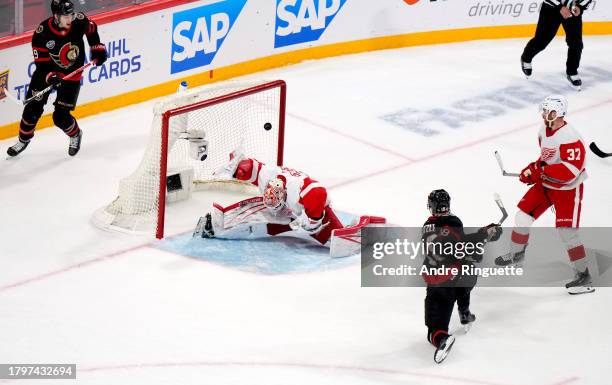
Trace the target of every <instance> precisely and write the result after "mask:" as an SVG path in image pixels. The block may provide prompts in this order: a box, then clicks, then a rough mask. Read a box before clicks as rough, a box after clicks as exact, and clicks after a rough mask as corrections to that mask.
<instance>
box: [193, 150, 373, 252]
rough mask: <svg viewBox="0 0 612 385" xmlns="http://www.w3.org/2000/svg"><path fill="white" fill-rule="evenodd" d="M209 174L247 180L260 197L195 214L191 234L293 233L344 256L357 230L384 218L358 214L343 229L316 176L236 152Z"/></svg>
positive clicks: (354, 248)
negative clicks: (272, 164)
mask: <svg viewBox="0 0 612 385" xmlns="http://www.w3.org/2000/svg"><path fill="white" fill-rule="evenodd" d="M215 176H217V177H219V178H221V179H237V180H240V181H243V182H247V183H250V184H253V185H254V186H257V187H258V188H259V191H260V193H261V195H260V196H257V197H253V198H249V199H245V200H243V201H240V202H237V203H234V204H233V205H230V206H227V207H223V206H221V205H219V204H216V203H215V204H214V205H213V210H212V212H211V213H209V214H207V215H206V216H205V217H202V218H200V221H199V222H198V225H197V227H196V230H195V232H194V236H195V237H204V238H212V237H216V238H225V239H244V238H257V237H263V236H270V235H277V234H281V233H286V232H289V231H295V232H298V233H302V234H306V235H309V236H310V237H312V238H314V239H315V240H316V241H318V242H319V243H320V244H322V245H327V244H329V246H330V252H331V255H332V256H347V255H351V254H355V253H358V252H359V250H360V247H361V241H360V236H361V228H363V227H365V226H368V225H375V224H384V222H385V220H384V218H379V217H361V218H360V221H359V223H357V224H356V225H354V226H350V227H348V228H344V227H343V226H342V223H341V222H340V220H339V219H338V218H337V216H336V214H335V213H334V211H333V210H332V208H331V207H330V205H329V203H330V201H329V199H328V196H327V190H326V189H325V188H324V187H323V186H322V185H321V184H320V183H318V182H317V181H316V180H313V179H311V178H310V177H309V176H308V175H307V174H305V173H303V172H300V171H297V170H294V169H290V168H287V167H278V166H270V165H266V164H264V163H262V162H259V161H258V160H256V159H247V158H245V157H244V155H242V153H241V152H240V151H235V152H233V153H232V154H231V155H230V162H229V163H228V164H227V165H225V166H223V167H222V168H221V169H219V170H217V171H216V172H215ZM330 238H331V239H332V241H331V242H330Z"/></svg>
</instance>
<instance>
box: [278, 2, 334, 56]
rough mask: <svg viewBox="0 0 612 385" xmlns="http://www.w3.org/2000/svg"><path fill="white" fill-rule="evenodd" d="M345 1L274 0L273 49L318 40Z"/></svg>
mask: <svg viewBox="0 0 612 385" xmlns="http://www.w3.org/2000/svg"><path fill="white" fill-rule="evenodd" d="M344 3H346V0H276V34H275V36H274V48H278V47H285V46H288V45H293V44H299V43H306V42H310V41H316V40H319V38H320V37H321V35H322V34H323V32H325V30H326V29H327V27H328V26H329V24H330V23H331V22H332V20H333V19H334V17H335V16H336V15H337V14H338V12H339V11H340V9H341V8H342V6H343V5H344Z"/></svg>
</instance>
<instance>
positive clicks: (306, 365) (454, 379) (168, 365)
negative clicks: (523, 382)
mask: <svg viewBox="0 0 612 385" xmlns="http://www.w3.org/2000/svg"><path fill="white" fill-rule="evenodd" d="M203 366H204V367H206V366H208V367H224V366H225V367H276V368H279V367H284V368H300V369H319V370H345V371H355V372H367V373H379V374H394V375H404V376H412V377H421V378H429V379H436V380H444V381H452V382H454V383H457V382H461V383H466V384H475V385H502V384H500V383H496V382H489V381H481V380H474V379H470V378H463V377H454V376H445V375H439V374H427V373H419V372H413V371H408V370H397V369H387V368H375V367H366V366H354V365H333V364H312V363H294V362H234V361H227V362H214V361H202V362H161V363H142V364H126V365H110V366H99V367H90V368H79V373H83V372H85V373H91V372H99V371H110V370H130V369H147V368H149V369H150V368H172V367H203Z"/></svg>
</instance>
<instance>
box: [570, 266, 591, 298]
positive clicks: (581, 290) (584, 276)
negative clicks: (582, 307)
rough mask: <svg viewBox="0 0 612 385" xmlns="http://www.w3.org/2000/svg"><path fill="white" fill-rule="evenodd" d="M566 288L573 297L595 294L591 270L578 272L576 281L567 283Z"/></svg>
mask: <svg viewBox="0 0 612 385" xmlns="http://www.w3.org/2000/svg"><path fill="white" fill-rule="evenodd" d="M565 288H566V289H567V292H568V293H570V294H572V295H575V294H586V293H592V292H594V291H595V288H594V287H593V280H592V279H591V274H590V273H589V269H586V270H585V271H582V272H576V275H575V277H574V280H573V281H571V282H569V283H567V284H566V285H565Z"/></svg>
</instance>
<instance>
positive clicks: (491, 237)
mask: <svg viewBox="0 0 612 385" xmlns="http://www.w3.org/2000/svg"><path fill="white" fill-rule="evenodd" d="M478 232H479V233H480V234H482V235H484V236H486V239H487V241H489V242H495V241H497V240H499V238H500V237H501V235H502V233H503V230H502V227H501V226H500V225H498V224H497V223H491V224H488V225H486V226H484V227H481V228H480V229H479V230H478Z"/></svg>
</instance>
